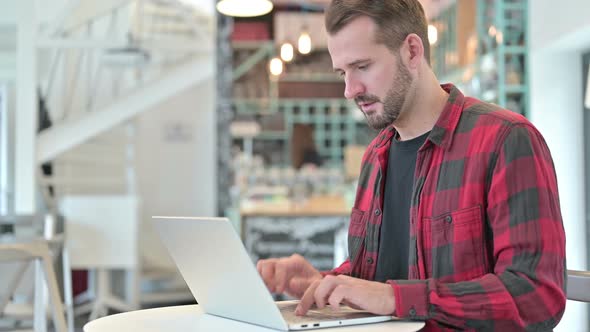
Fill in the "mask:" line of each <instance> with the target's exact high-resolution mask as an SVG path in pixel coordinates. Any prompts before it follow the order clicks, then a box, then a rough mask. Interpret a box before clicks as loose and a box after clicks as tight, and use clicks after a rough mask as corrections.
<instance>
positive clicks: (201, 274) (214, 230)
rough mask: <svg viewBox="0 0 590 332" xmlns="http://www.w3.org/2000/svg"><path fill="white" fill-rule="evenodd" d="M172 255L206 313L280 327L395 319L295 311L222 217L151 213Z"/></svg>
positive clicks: (341, 312) (352, 311)
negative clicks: (277, 296) (274, 295)
mask: <svg viewBox="0 0 590 332" xmlns="http://www.w3.org/2000/svg"><path fill="white" fill-rule="evenodd" d="M152 219H153V225H154V227H155V229H156V231H157V233H158V234H159V235H160V237H161V239H162V241H163V243H164V245H165V246H166V248H167V249H168V251H169V253H170V256H172V259H173V260H174V262H175V263H176V265H177V267H178V269H179V270H180V273H181V274H182V277H183V278H184V280H185V281H186V283H187V285H188V287H189V288H190V290H191V293H192V294H193V296H194V297H195V299H196V300H197V302H198V303H199V305H200V306H201V307H202V308H203V311H204V312H205V313H207V314H211V315H215V316H220V317H224V318H230V319H234V320H238V321H242V322H247V323H251V324H256V325H260V326H264V327H269V328H273V329H277V330H282V331H291V330H310V329H317V328H324V327H334V326H345V325H357V324H367V323H377V322H384V321H390V320H396V319H397V318H395V317H392V316H377V315H374V314H371V313H369V312H366V311H361V310H355V309H353V308H350V307H347V306H342V307H341V308H340V309H339V310H336V311H333V310H332V309H331V308H329V306H327V307H326V308H324V309H317V308H312V309H311V310H310V311H309V312H308V313H307V315H305V316H297V315H295V307H296V306H297V303H298V301H282V302H275V301H274V299H273V298H272V296H271V294H270V292H269V291H268V289H267V288H266V285H265V284H264V281H263V280H262V278H261V277H260V275H259V274H258V271H257V270H256V267H255V265H254V264H253V262H252V260H251V259H250V256H248V253H247V252H246V249H245V248H244V245H243V244H242V241H241V240H240V238H239V236H238V234H237V233H236V231H235V230H234V228H233V226H232V224H231V223H230V222H229V220H228V219H226V218H192V217H157V216H154V217H152Z"/></svg>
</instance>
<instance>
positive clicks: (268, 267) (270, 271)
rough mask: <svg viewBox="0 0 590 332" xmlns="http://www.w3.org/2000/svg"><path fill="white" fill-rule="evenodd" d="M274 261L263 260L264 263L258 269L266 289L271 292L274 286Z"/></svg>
mask: <svg viewBox="0 0 590 332" xmlns="http://www.w3.org/2000/svg"><path fill="white" fill-rule="evenodd" d="M275 264H276V263H275V262H274V261H271V262H265V263H264V264H262V265H261V269H260V275H261V276H262V280H264V283H265V284H266V287H268V289H269V290H270V291H271V292H274V288H275V280H274V277H275V271H274V270H275Z"/></svg>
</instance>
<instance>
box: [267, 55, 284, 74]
mask: <svg viewBox="0 0 590 332" xmlns="http://www.w3.org/2000/svg"><path fill="white" fill-rule="evenodd" d="M269 67H270V73H271V74H272V75H274V76H279V75H281V74H282V73H283V61H281V59H279V58H272V59H271V60H270V65H269Z"/></svg>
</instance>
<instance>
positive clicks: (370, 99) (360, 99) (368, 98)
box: [354, 95, 380, 105]
mask: <svg viewBox="0 0 590 332" xmlns="http://www.w3.org/2000/svg"><path fill="white" fill-rule="evenodd" d="M354 102H355V103H356V104H357V105H358V104H361V103H377V102H380V100H379V98H377V97H376V96H372V95H361V96H357V97H356V98H354Z"/></svg>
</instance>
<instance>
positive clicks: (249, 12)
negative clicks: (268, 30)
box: [217, 0, 273, 17]
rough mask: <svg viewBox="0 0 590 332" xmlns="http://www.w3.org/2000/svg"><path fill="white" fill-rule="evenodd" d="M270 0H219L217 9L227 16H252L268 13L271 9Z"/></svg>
mask: <svg viewBox="0 0 590 332" xmlns="http://www.w3.org/2000/svg"><path fill="white" fill-rule="evenodd" d="M272 7H273V6H272V2H270V0H248V1H245V0H220V1H219V2H218V3H217V11H219V12H220V13H222V14H223V15H227V16H235V17H254V16H261V15H265V14H268V13H270V11H271V10H272Z"/></svg>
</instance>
